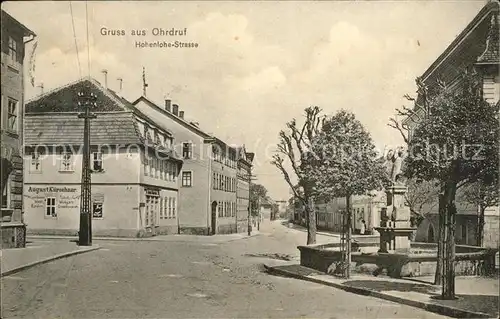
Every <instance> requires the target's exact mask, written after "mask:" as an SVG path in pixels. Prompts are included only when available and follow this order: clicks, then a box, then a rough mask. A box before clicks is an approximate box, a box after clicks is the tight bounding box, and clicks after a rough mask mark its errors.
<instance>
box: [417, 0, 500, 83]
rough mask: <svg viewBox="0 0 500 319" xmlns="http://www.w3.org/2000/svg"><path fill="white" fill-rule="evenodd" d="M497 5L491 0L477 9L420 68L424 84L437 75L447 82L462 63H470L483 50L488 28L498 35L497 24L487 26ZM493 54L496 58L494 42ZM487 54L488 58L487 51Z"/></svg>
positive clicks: (462, 65) (485, 47)
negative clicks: (460, 30)
mask: <svg viewBox="0 0 500 319" xmlns="http://www.w3.org/2000/svg"><path fill="white" fill-rule="evenodd" d="M499 7H500V4H499V2H498V0H492V1H490V2H489V3H487V4H486V5H485V6H484V7H483V8H482V9H481V10H480V11H479V13H478V14H477V15H476V16H475V17H474V19H473V20H472V21H471V22H470V23H469V24H468V25H467V26H466V27H465V29H464V30H463V31H462V32H461V33H460V34H459V35H458V36H457V37H456V38H455V39H454V40H453V41H452V42H451V44H450V45H449V46H448V47H447V48H446V50H444V52H443V53H442V54H441V55H440V56H439V57H438V58H437V59H436V60H435V61H434V62H433V63H432V64H431V66H430V67H429V68H428V69H427V70H426V71H425V72H424V74H423V75H422V80H423V81H424V82H425V83H426V84H427V85H432V84H434V82H435V81H436V79H437V78H440V79H441V80H442V81H444V82H445V83H448V84H450V83H451V82H453V80H454V79H455V78H456V77H457V76H458V74H459V73H460V72H461V71H462V70H463V69H464V68H465V67H467V66H469V65H472V64H474V63H475V62H476V61H477V59H478V58H479V57H480V56H481V55H482V54H483V53H484V52H485V51H487V50H486V49H487V45H486V42H487V39H488V38H489V36H490V30H491V32H496V34H497V37H498V32H499V30H498V27H496V28H490V27H491V19H492V16H498V13H499ZM497 25H498V24H497ZM497 42H498V41H497ZM491 53H495V51H494V50H492V51H491ZM496 54H497V57H496V59H497V60H498V45H497V47H496ZM488 58H491V57H490V56H489V53H488Z"/></svg>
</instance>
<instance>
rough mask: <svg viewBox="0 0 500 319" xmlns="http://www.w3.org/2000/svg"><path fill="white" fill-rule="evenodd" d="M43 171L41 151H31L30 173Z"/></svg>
mask: <svg viewBox="0 0 500 319" xmlns="http://www.w3.org/2000/svg"><path fill="white" fill-rule="evenodd" d="M41 171H42V163H41V161H40V153H38V152H33V153H31V162H30V173H39V172H41Z"/></svg>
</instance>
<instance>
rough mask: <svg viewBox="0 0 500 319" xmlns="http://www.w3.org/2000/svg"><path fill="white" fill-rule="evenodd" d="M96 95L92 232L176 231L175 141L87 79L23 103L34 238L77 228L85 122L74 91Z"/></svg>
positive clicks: (28, 198) (73, 231)
mask: <svg viewBox="0 0 500 319" xmlns="http://www.w3.org/2000/svg"><path fill="white" fill-rule="evenodd" d="M84 88H88V89H89V90H90V91H91V92H93V93H94V94H96V95H97V101H98V102H97V107H96V108H95V109H93V110H92V112H94V113H95V114H96V115H97V118H95V119H93V120H91V129H90V133H91V136H90V142H91V169H92V189H91V191H92V198H91V200H92V205H91V209H92V212H91V213H92V230H93V231H92V233H93V235H94V236H121V237H135V236H152V235H159V234H177V233H178V232H179V195H178V192H179V190H178V179H179V172H180V170H181V167H182V160H181V159H180V158H179V156H178V155H177V154H176V153H175V152H174V150H173V145H174V142H175V141H174V136H173V135H172V132H171V131H170V130H168V129H166V128H165V127H161V126H159V125H158V124H157V123H155V121H153V120H152V119H151V118H150V117H148V116H147V115H145V114H142V113H141V112H139V111H137V110H135V109H134V108H133V106H132V105H131V104H130V103H129V102H127V101H126V100H125V99H123V98H122V97H120V96H119V95H118V94H116V93H115V92H113V91H111V90H109V89H107V88H105V87H103V86H102V85H100V83H99V82H97V81H95V80H93V79H91V78H85V79H82V80H79V81H77V82H75V83H70V84H68V85H66V86H63V87H60V88H57V89H55V90H53V91H51V92H48V93H46V94H43V95H41V96H38V97H36V98H34V99H33V100H31V101H29V103H27V105H26V128H25V132H26V138H25V144H26V146H25V148H26V149H25V166H24V167H25V178H26V180H25V185H24V191H25V198H24V206H25V220H26V223H27V224H28V231H29V232H30V233H34V234H57V235H76V234H77V232H78V229H79V215H80V194H81V187H80V186H81V176H82V151H83V147H82V144H83V119H80V118H78V116H77V115H78V113H79V112H81V111H82V110H81V109H79V108H78V101H77V93H78V92H80V91H82V90H83V89H84Z"/></svg>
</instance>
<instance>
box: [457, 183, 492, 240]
mask: <svg viewBox="0 0 500 319" xmlns="http://www.w3.org/2000/svg"><path fill="white" fill-rule="evenodd" d="M496 179H497V180H498V176H496ZM498 192H499V191H498V183H497V182H494V183H491V184H486V183H484V182H483V181H481V182H476V183H473V184H471V185H468V186H466V187H465V189H464V198H465V199H466V200H467V201H468V202H469V203H471V204H474V205H476V207H477V208H478V218H477V229H476V244H477V245H478V246H482V245H483V243H484V212H485V211H486V208H488V207H492V206H498V203H499V201H498Z"/></svg>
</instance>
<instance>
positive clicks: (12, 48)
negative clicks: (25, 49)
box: [8, 37, 17, 65]
mask: <svg viewBox="0 0 500 319" xmlns="http://www.w3.org/2000/svg"><path fill="white" fill-rule="evenodd" d="M8 62H9V64H10V65H12V64H14V63H16V62H17V41H16V40H14V38H12V37H9V57H8Z"/></svg>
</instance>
